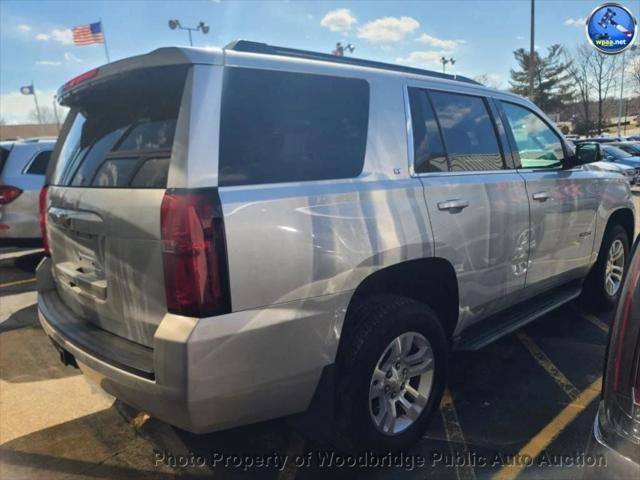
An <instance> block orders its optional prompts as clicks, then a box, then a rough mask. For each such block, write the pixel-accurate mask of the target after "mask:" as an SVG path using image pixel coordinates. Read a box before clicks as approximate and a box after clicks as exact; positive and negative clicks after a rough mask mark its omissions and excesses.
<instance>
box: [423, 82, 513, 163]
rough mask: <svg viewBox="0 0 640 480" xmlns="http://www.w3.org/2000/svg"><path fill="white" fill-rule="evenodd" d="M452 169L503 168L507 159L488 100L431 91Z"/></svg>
mask: <svg viewBox="0 0 640 480" xmlns="http://www.w3.org/2000/svg"><path fill="white" fill-rule="evenodd" d="M429 95H430V96H431V100H432V101H433V107H434V108H435V111H436V115H437V117H438V121H439V123H440V128H441V129H442V135H443V137H444V143H445V147H446V149H447V154H448V156H449V164H450V166H451V170H452V171H485V170H502V169H503V168H504V162H503V159H502V152H501V150H500V146H499V144H498V138H497V136H496V131H495V128H494V124H493V119H492V118H491V116H490V115H489V110H488V109H487V105H486V103H485V100H484V99H483V98H481V97H475V96H471V95H461V94H457V93H444V92H436V91H430V92H429Z"/></svg>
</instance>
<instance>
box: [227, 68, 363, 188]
mask: <svg viewBox="0 0 640 480" xmlns="http://www.w3.org/2000/svg"><path fill="white" fill-rule="evenodd" d="M368 118H369V85H368V83H367V82H365V81H364V80H359V79H351V78H342V77H331V76H324V75H310V74H301V73H290V72H277V71H270V70H255V69H245V68H228V69H226V71H225V78H224V85H223V100H222V118H221V127H220V161H219V164H220V167H219V184H220V185H221V186H225V185H247V184H265V183H279V182H301V181H310V180H327V179H339V178H353V177H357V176H358V175H359V174H360V173H361V172H362V166H363V163H364V156H365V149H366V142H367V123H368Z"/></svg>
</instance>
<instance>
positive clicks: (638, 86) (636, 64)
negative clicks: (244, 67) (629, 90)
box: [630, 50, 640, 94]
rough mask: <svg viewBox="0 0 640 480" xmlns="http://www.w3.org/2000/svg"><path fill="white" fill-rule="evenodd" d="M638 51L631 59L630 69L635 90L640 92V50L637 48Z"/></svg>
mask: <svg viewBox="0 0 640 480" xmlns="http://www.w3.org/2000/svg"><path fill="white" fill-rule="evenodd" d="M637 52H638V53H636V54H635V55H634V57H633V58H632V59H631V62H630V69H631V78H633V86H634V90H635V91H636V92H638V94H640V50H637Z"/></svg>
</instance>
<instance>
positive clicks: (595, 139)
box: [573, 137, 621, 143]
mask: <svg viewBox="0 0 640 480" xmlns="http://www.w3.org/2000/svg"><path fill="white" fill-rule="evenodd" d="M620 140H621V139H620V138H619V137H592V138H581V139H577V140H573V141H574V142H575V143H594V142H595V143H613V142H619V141H620Z"/></svg>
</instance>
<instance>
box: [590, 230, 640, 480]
mask: <svg viewBox="0 0 640 480" xmlns="http://www.w3.org/2000/svg"><path fill="white" fill-rule="evenodd" d="M639 243H640V242H636V246H635V248H634V251H635V253H634V254H633V258H632V260H631V263H630V266H629V272H628V274H627V276H626V279H625V282H624V285H623V287H622V295H621V297H620V300H619V302H618V307H617V310H616V315H615V318H614V321H613V325H612V327H611V335H610V337H609V347H608V349H607V358H606V363H605V373H604V385H603V393H602V398H601V400H600V406H599V408H598V413H597V416H596V420H595V422H594V426H593V431H592V435H591V438H590V440H589V443H588V445H587V450H586V453H587V454H589V455H592V456H597V455H603V456H604V457H605V458H606V460H607V476H608V477H610V478H640V247H639V246H638V245H639ZM586 472H587V474H588V475H587V477H589V478H601V475H600V474H599V473H598V472H597V471H596V470H595V469H588V470H586Z"/></svg>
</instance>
